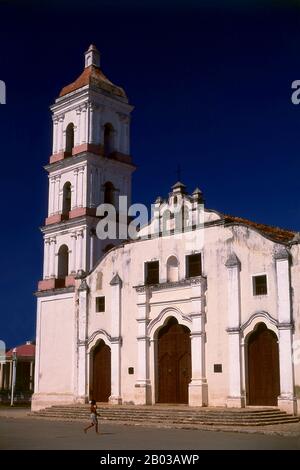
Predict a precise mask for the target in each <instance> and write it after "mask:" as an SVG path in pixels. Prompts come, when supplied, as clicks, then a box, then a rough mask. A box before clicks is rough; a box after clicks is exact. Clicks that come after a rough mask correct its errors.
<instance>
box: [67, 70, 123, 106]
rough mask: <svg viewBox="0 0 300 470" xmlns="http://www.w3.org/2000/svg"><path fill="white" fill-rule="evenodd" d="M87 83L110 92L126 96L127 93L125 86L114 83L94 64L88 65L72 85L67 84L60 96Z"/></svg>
mask: <svg viewBox="0 0 300 470" xmlns="http://www.w3.org/2000/svg"><path fill="white" fill-rule="evenodd" d="M85 85H94V86H95V87H98V88H101V89H102V90H104V91H106V92H108V93H111V94H113V95H116V96H121V97H122V98H126V94H125V91H124V90H123V88H121V87H119V86H117V85H114V84H113V83H112V82H111V81H110V80H108V78H107V77H106V76H105V75H104V73H103V72H102V71H101V70H100V69H99V68H98V67H95V66H94V65H90V66H89V67H86V68H85V69H84V71H83V72H82V74H81V75H80V76H79V77H78V78H77V79H76V80H75V82H73V83H70V85H67V86H65V87H64V88H63V89H62V90H61V92H60V94H59V96H64V95H66V94H67V93H71V92H72V91H75V90H78V88H81V87H83V86H85Z"/></svg>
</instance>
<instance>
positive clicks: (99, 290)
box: [32, 46, 300, 414]
mask: <svg viewBox="0 0 300 470" xmlns="http://www.w3.org/2000/svg"><path fill="white" fill-rule="evenodd" d="M132 109H133V107H132V106H131V105H130V104H129V102H128V99H127V97H126V94H125V92H124V90H123V89H122V88H120V87H118V86H116V85H114V84H113V83H111V82H110V81H109V80H108V79H107V78H106V77H105V75H104V74H103V73H102V71H101V69H100V57H99V53H98V51H97V49H96V48H95V46H90V48H89V50H88V51H87V52H86V53H85V68H84V71H83V73H82V74H81V75H80V76H79V78H78V79H77V80H76V81H75V82H73V83H72V84H71V85H68V86H67V87H65V88H63V89H62V91H61V93H60V96H59V98H58V99H57V100H56V102H55V104H54V105H53V106H52V108H51V110H52V113H53V128H54V131H53V152H52V156H51V157H50V163H49V164H48V165H47V166H46V170H47V172H48V175H49V209H48V217H47V219H46V222H45V225H44V226H43V227H42V232H43V236H44V270H43V279H42V280H41V281H40V282H39V286H38V291H37V293H36V296H37V334H36V365H35V391H34V395H33V398H32V409H33V410H38V409H41V408H45V407H47V406H50V405H53V404H73V403H86V402H87V401H88V400H90V399H92V398H93V399H95V400H97V401H99V402H108V403H112V404H129V403H130V404H139V405H142V404H155V403H168V404H170V403H182V404H187V405H190V406H200V407H201V406H228V407H245V406H252V405H253V406H264V407H265V406H278V407H279V408H280V409H282V410H285V411H288V412H290V413H294V414H296V413H297V409H298V410H299V408H300V395H299V391H300V352H299V351H300V311H299V305H300V251H299V243H300V237H299V236H298V234H297V233H295V232H291V231H287V230H281V229H277V228H273V227H270V226H267V225H262V224H256V223H253V222H250V221H248V220H245V219H241V218H238V217H232V216H225V215H223V214H221V213H219V212H217V211H214V210H209V209H207V208H206V206H205V205H204V201H203V195H202V193H201V191H200V190H198V189H196V190H195V191H194V192H193V193H192V194H190V195H189V194H187V192H186V189H185V186H184V185H183V184H181V183H179V182H178V183H177V184H175V185H174V186H173V187H172V188H171V192H170V193H169V195H168V197H167V198H165V199H162V198H160V197H158V198H157V199H156V201H155V204H154V207H155V211H156V218H154V219H153V220H152V221H150V222H149V224H148V225H146V226H144V227H143V228H142V229H141V231H140V236H139V238H138V239H136V240H130V241H127V240H101V239H99V237H98V236H97V224H98V223H99V220H100V219H101V218H100V217H99V215H98V216H97V207H98V206H99V205H100V204H103V203H107V204H109V203H110V204H116V203H117V200H118V197H119V196H127V198H128V202H129V204H130V203H131V175H132V173H133V171H134V170H135V166H134V164H133V163H132V160H131V156H130V145H129V136H130V113H131V111H132ZM178 208H179V209H180V210H181V214H182V216H183V226H184V228H185V230H184V231H182V230H181V231H178V230H177V229H176V220H177V219H176V217H175V216H174V213H177V212H176V211H177V209H178ZM185 211H187V213H188V214H189V217H187V218H186V217H185V213H186V212H185ZM197 214H201V223H198V221H196V215H197ZM297 402H298V403H297ZM297 405H298V406H297Z"/></svg>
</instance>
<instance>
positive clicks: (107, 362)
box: [91, 340, 111, 402]
mask: <svg viewBox="0 0 300 470" xmlns="http://www.w3.org/2000/svg"><path fill="white" fill-rule="evenodd" d="M92 382H93V388H92V391H91V395H92V396H91V399H93V400H96V401H100V402H108V400H109V397H110V395H111V351H110V347H109V346H107V344H105V343H104V341H102V340H101V341H100V342H99V344H98V345H97V346H96V348H95V350H94V354H93V381H92Z"/></svg>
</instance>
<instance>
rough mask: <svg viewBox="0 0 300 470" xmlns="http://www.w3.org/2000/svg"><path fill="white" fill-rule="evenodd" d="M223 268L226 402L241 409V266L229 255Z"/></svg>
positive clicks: (235, 258)
mask: <svg viewBox="0 0 300 470" xmlns="http://www.w3.org/2000/svg"><path fill="white" fill-rule="evenodd" d="M225 266H226V268H227V296H228V305H227V312H228V314H227V315H228V328H227V330H226V331H227V333H228V352H229V357H228V367H229V387H228V388H229V395H228V397H227V400H226V404H227V406H228V407H236V408H241V407H244V406H245V397H244V396H242V371H241V345H240V341H241V339H240V325H241V311H240V309H241V307H240V304H241V302H240V269H241V264H240V261H239V259H238V257H237V256H236V255H235V253H232V254H230V255H229V257H228V259H227V261H226V263H225Z"/></svg>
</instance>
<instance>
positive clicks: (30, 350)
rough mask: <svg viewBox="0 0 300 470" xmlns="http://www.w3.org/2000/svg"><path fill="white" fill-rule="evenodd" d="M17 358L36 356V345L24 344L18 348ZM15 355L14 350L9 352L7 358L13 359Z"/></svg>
mask: <svg viewBox="0 0 300 470" xmlns="http://www.w3.org/2000/svg"><path fill="white" fill-rule="evenodd" d="M16 353H17V357H18V356H22V357H25V356H27V357H32V356H34V355H35V345H34V344H22V345H21V346H17V347H16ZM12 355H13V348H12V349H10V350H9V351H7V353H6V356H8V357H11V356H12Z"/></svg>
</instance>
